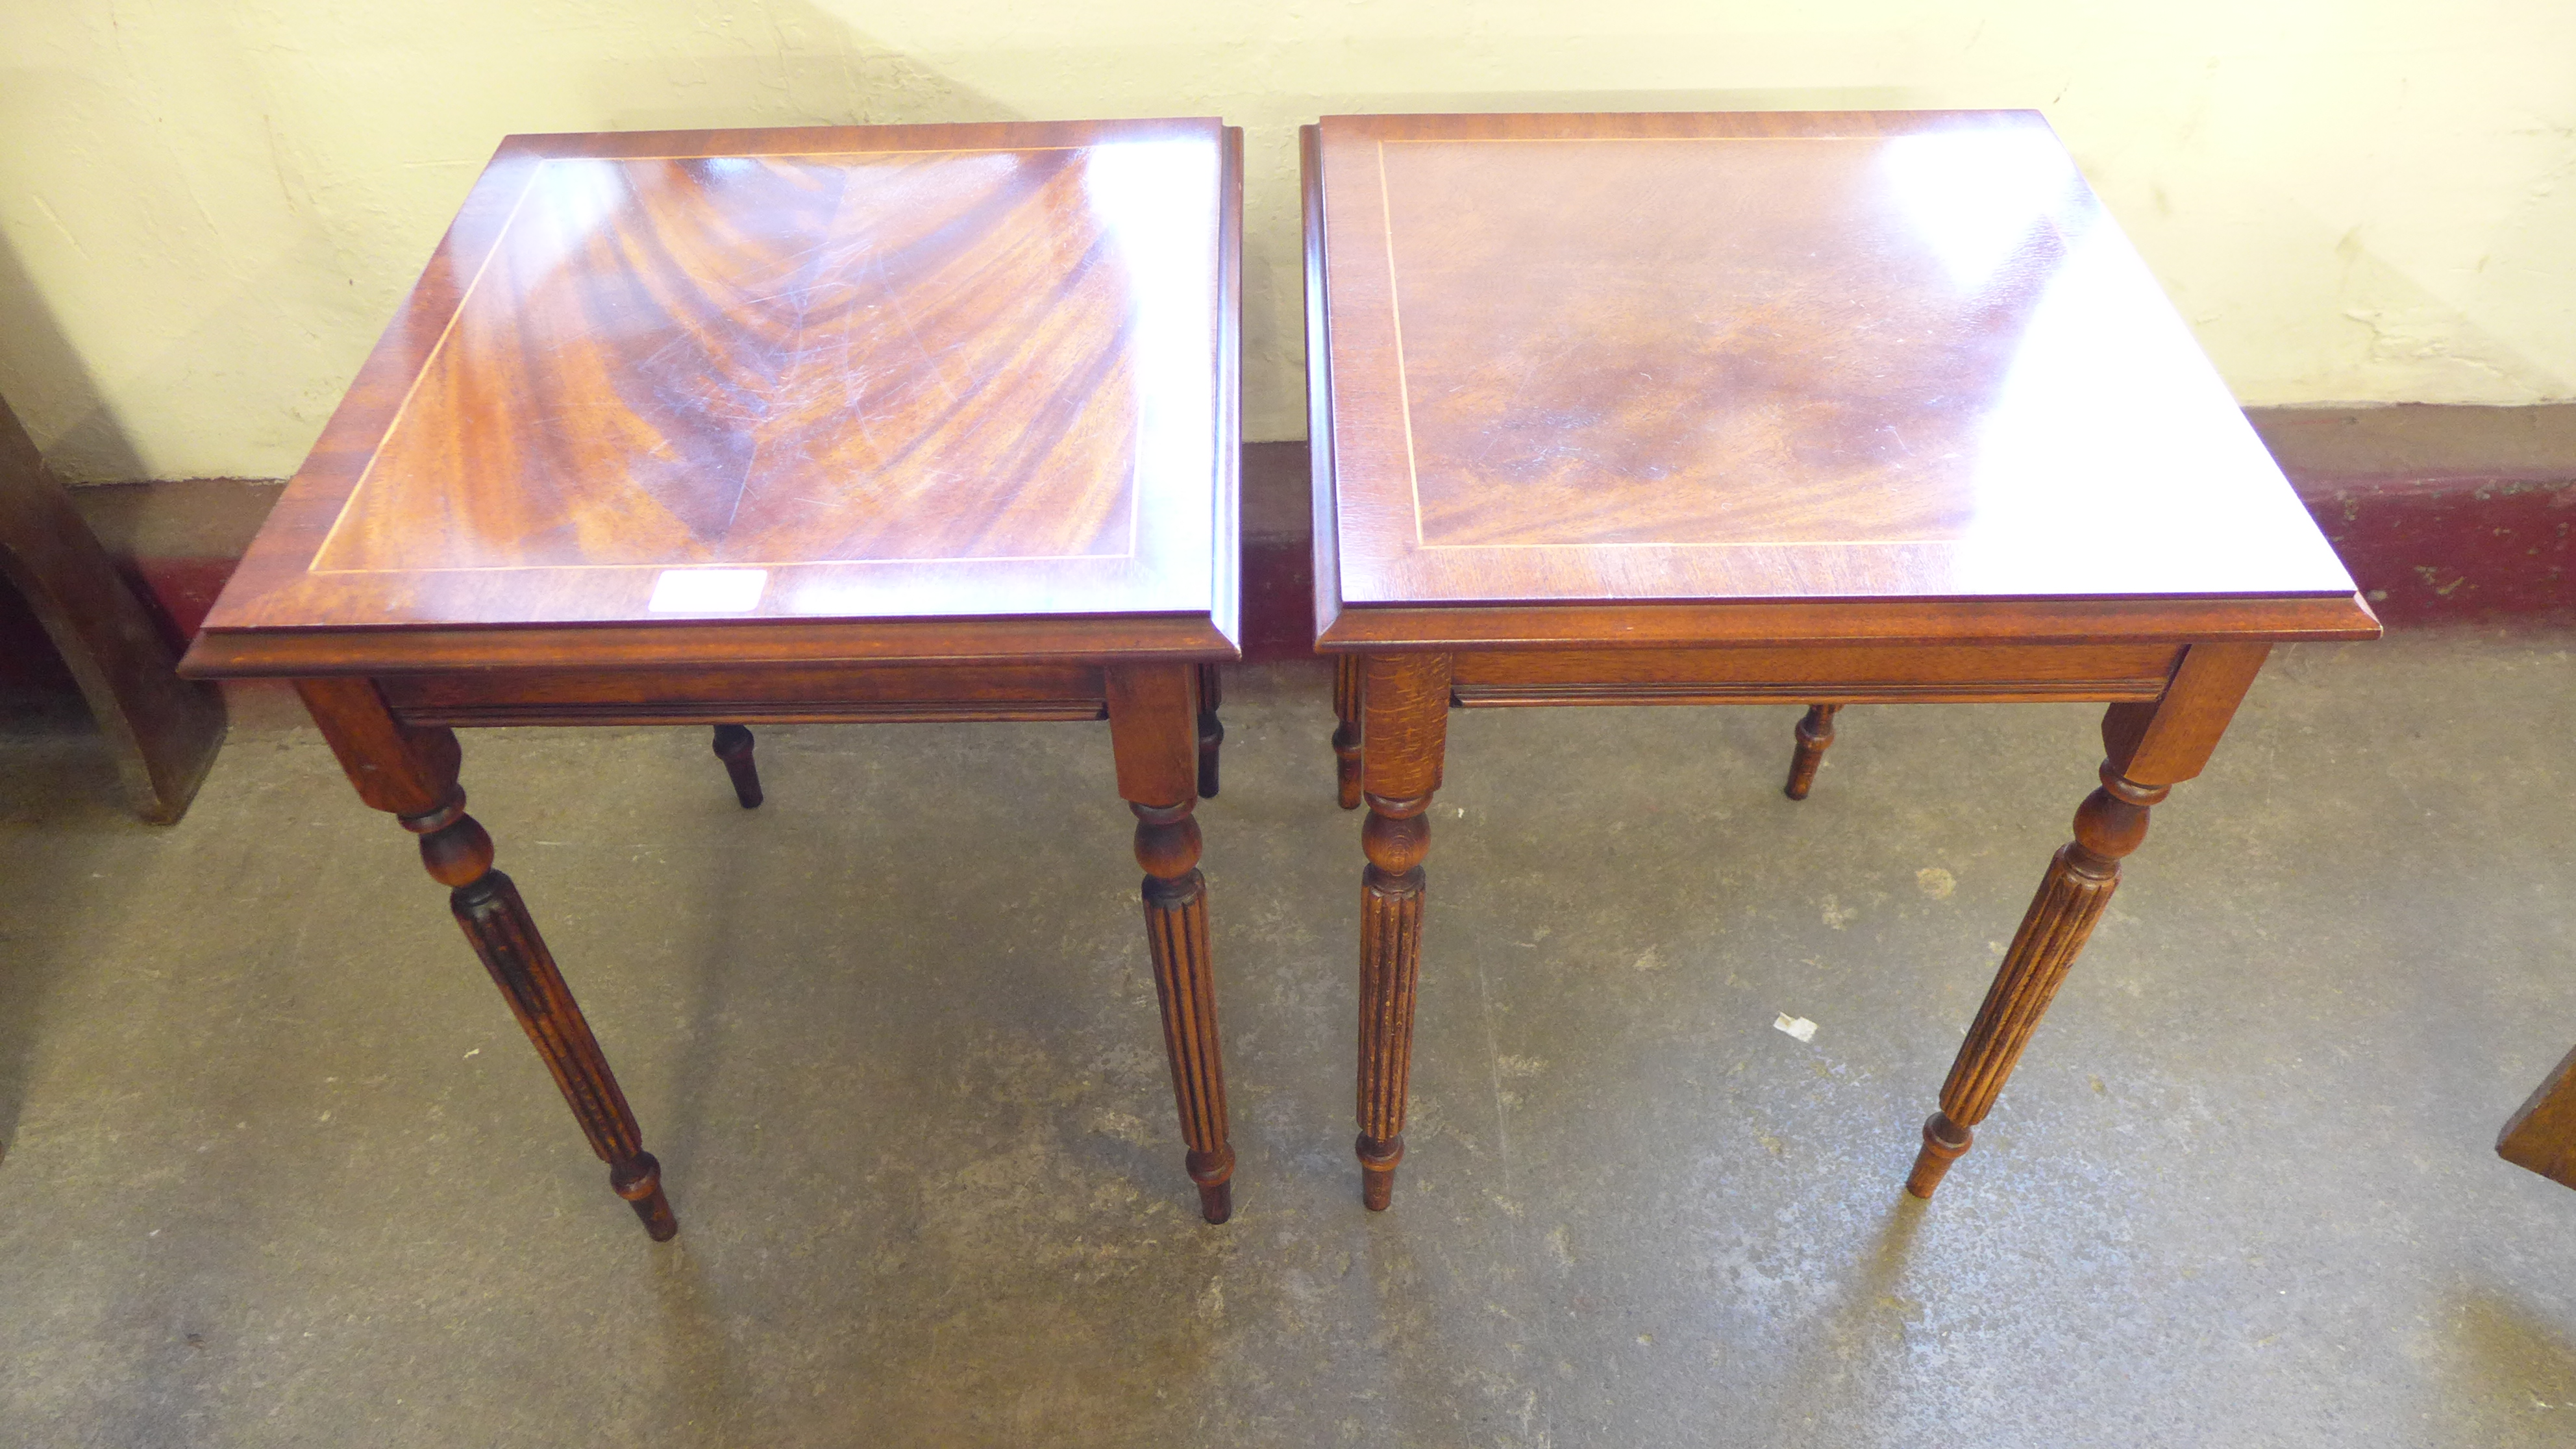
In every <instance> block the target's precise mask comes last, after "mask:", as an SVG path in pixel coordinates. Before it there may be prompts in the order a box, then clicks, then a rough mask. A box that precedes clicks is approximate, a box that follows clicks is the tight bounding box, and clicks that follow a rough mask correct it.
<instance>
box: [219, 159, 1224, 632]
mask: <svg viewBox="0 0 2576 1449" xmlns="http://www.w3.org/2000/svg"><path fill="white" fill-rule="evenodd" d="M1241 174H1242V167H1241V136H1240V133H1239V132H1234V131H1230V130H1227V129H1226V128H1224V127H1223V126H1222V125H1221V123H1219V122H1217V121H1214V120H1188V121H1102V122H1081V123H1058V124H1003V125H958V126H888V127H838V128H810V129H793V130H748V131H699V132H625V133H614V134H601V135H560V136H513V137H510V138H508V139H507V140H505V141H504V142H503V143H502V145H501V147H500V150H499V151H498V153H497V154H496V155H495V156H494V157H493V159H492V161H491V164H490V165H489V166H488V167H487V168H486V169H485V170H484V172H483V174H482V176H481V178H480V179H479V180H478V181H476V183H475V185H474V188H473V190H472V192H471V193H470V194H469V195H468V196H467V198H466V200H465V203H464V206H463V208H462V209H461V210H460V211H459V213H458V214H457V217H456V220H455V222H454V223H453V224H452V226H451V227H450V228H449V230H448V233H447V235H446V238H445V239H444V240H443V241H441V242H440V243H439V246H438V250H437V252H436V253H435V254H434V255H433V256H432V257H431V259H430V263H429V267H428V270H427V271H426V272H424V273H423V274H422V276H421V279H420V282H419V284H418V285H417V286H415V287H414V288H413V289H412V291H411V294H410V295H409V296H408V297H407V298H405V299H404V301H403V303H402V306H401V308H400V309H399V310H398V311H397V312H396V314H395V317H394V320H393V323H392V325H391V326H390V327H388V328H387V329H386V332H385V335H384V338H383V340H382V341H381V342H380V343H378V345H377V347H376V350H375V352H374V353H373V355H371V356H370V357H369V358H368V359H367V362H366V364H365V366H364V367H363V368H362V369H361V370H360V372H359V375H358V378H357V380H356V382H355V383H354V384H353V385H352V386H351V388H350V390H349V394H348V396H347V398H346V399H345V400H344V401H343V402H342V403H341V405H340V407H339V410H338V411H337V412H336V413H335V414H334V415H333V416H332V418H331V421H330V423H329V424H328V426H326V427H325V429H324V430H323V433H322V436H321V439H320V441H319V442H318V443H317V444H316V445H315V447H314V449H313V453H312V456H311V457H310V458H309V459H308V460H307V461H306V463H305V465H304V467H303V468H302V469H301V470H300V471H299V472H298V473H297V474H296V475H295V478H294V480H293V481H292V482H291V483H290V484H289V486H288V488H287V489H286V492H285V496H284V497H283V499H282V500H281V501H280V503H279V504H278V507H277V509H276V512H275V513H274V514H273V515H272V517H271V518H270V519H269V521H268V524H267V526H266V527H265V528H263V529H262V530H261V532H260V535H259V537H258V539H257V540H256V541H255V542H254V544H253V545H252V547H251V549H250V552H249V554H248V556H247V558H246V559H245V560H244V562H243V565H242V567H241V569H240V571H239V572H238V573H237V574H236V575H235V577H234V578H233V580H232V582H231V584H230V585H229V586H228V587H227V588H226V589H225V591H224V594H223V597H222V598H221V599H220V600H219V601H218V602H217V604H216V606H215V609H214V611H213V613H212V614H211V615H210V616H209V617H208V619H207V621H206V632H205V634H204V635H202V636H201V639H200V643H199V644H198V646H197V648H196V649H195V650H194V651H192V652H193V656H194V657H193V658H192V659H191V661H190V666H191V668H190V672H192V673H203V674H226V673H272V674H276V673H289V674H292V673H306V674H310V673H331V672H379V671H386V670H399V669H406V668H432V667H449V666H455V665H459V664H466V665H481V664H495V663H515V664H532V665H548V664H572V663H594V662H615V663H619V664H638V665H640V664H657V663H658V664H677V663H688V662H691V661H717V660H721V661H739V660H744V659H753V658H765V659H773V660H783V661H813V660H817V659H830V658H860V657H884V658H924V657H943V658H951V657H998V656H1001V655H1006V654H1013V653H1035V654H1044V655H1063V654H1067V653H1072V654H1085V655H1092V656H1097V657H1104V658H1106V657H1154V656H1173V657H1196V658H1201V659H1205V658H1216V657H1227V656H1231V655H1233V654H1235V653H1236V652H1237V651H1236V647H1235V643H1234V637H1235V634H1236V610H1237V600H1236V591H1237V582H1236V569H1237V562H1236V560H1237V552H1238V550H1237V544H1236V522H1235V508H1236V500H1235V475H1236V469H1237V466H1238V462H1237V458H1238V454H1239V453H1240V442H1239V439H1238V431H1237V430H1238V417H1239V409H1238V400H1237V399H1238V388H1237V341H1236V317H1237V314H1238V310H1239V309H1238V303H1237V288H1238V278H1237V254H1238V252H1239V249H1240V247H1239V237H1240V227H1241V207H1242V203H1241Z"/></svg>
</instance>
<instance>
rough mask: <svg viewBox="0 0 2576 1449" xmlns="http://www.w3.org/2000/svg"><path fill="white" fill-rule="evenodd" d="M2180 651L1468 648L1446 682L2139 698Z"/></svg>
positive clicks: (1847, 696)
mask: <svg viewBox="0 0 2576 1449" xmlns="http://www.w3.org/2000/svg"><path fill="white" fill-rule="evenodd" d="M2182 654H2183V646H2182V645H2180V644H1996V645H1965V646H1928V647H1927V646H1911V645H1858V646H1845V647H1838V648H1829V649H1813V648H1782V647H1760V646H1745V647H1732V648H1721V649H1573V650H1556V649H1551V650H1544V651H1541V650H1531V651H1527V652H1492V653H1488V652H1485V651H1481V650H1476V651H1462V652H1460V653H1458V654H1456V655H1454V656H1452V662H1451V666H1450V669H1451V673H1450V692H1451V697H1452V698H1453V699H1454V700H1455V701H1456V702H1457V703H1459V704H1461V705H1465V706H1468V707H1472V708H1482V707H1488V706H1514V705H1541V704H1736V703H1747V702H1754V701H1763V700H1790V701H1797V702H1802V703H1807V704H1841V703H1872V702H1898V701H1908V700H1911V701H1920V702H1925V703H1935V702H2015V701H2037V700H2144V699H2155V698H2157V697H2158V696H2160V695H2162V694H2163V693H2164V688H2165V682H2166V681H2167V680H2168V679H2170V678H2172V676H2173V671H2174V668H2175V666H2176V665H2178V664H2180V663H2181V661H2182Z"/></svg>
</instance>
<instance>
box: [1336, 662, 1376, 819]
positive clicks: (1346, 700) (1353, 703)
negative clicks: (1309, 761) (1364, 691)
mask: <svg viewBox="0 0 2576 1449" xmlns="http://www.w3.org/2000/svg"><path fill="white" fill-rule="evenodd" d="M1367 667H1368V661H1367V660H1366V659H1364V658H1362V657H1361V656H1359V655H1357V654H1340V655H1336V656H1334V658H1333V714H1334V715H1335V717H1336V718H1338V719H1339V720H1340V723H1339V724H1336V725H1335V726H1333V766H1334V771H1335V773H1336V774H1337V775H1338V776H1339V777H1340V785H1341V796H1342V808H1343V809H1345V810H1357V809H1358V808H1360V738H1361V736H1360V687H1361V675H1362V673H1363V672H1364V671H1365V670H1366V669H1367Z"/></svg>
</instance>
